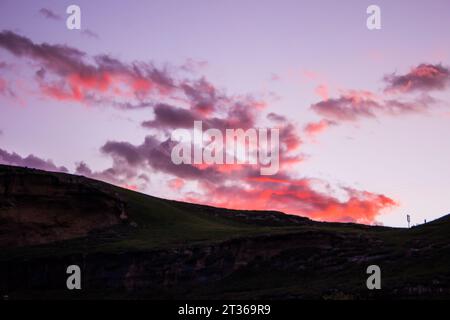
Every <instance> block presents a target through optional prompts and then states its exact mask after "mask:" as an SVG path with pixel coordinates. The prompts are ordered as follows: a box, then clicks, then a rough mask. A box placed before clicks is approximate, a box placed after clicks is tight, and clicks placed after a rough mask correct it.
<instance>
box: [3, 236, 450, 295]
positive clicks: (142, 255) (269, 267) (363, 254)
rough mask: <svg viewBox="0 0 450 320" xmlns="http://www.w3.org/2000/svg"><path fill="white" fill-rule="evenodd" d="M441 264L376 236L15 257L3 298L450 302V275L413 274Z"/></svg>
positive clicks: (7, 265) (427, 253)
mask: <svg viewBox="0 0 450 320" xmlns="http://www.w3.org/2000/svg"><path fill="white" fill-rule="evenodd" d="M441 254H448V248H447V249H445V250H443V251H441ZM424 261H428V262H425V263H424ZM430 261H434V262H430ZM436 261H439V259H438V260H436V252H435V251H433V250H432V249H430V248H413V249H412V250H409V249H406V248H405V250H401V251H396V250H392V248H389V246H387V245H386V244H385V243H384V242H383V241H382V240H380V239H378V238H376V237H375V238H374V237H369V236H365V235H361V234H349V235H337V234H335V233H333V232H302V233H296V234H289V235H270V236H269V235H267V236H259V237H251V238H242V239H235V240H229V241H225V242H222V243H218V244H214V245H203V246H195V247H185V248H173V249H164V250H151V251H146V252H123V253H116V254H103V253H95V254H73V255H69V256H65V257H48V258H41V259H33V260H27V259H25V260H21V259H15V260H14V261H9V262H2V263H0V292H3V293H8V295H10V296H11V297H12V298H15V297H17V298H20V297H21V294H24V296H25V297H29V294H31V296H33V295H32V293H33V292H34V293H35V292H39V293H40V294H42V295H43V297H46V295H48V296H49V297H53V298H54V297H55V296H58V297H59V298H64V297H66V298H70V297H78V298H80V297H81V298H108V297H111V298H145V299H162V298H176V299H180V298H181V299H182V298H201V299H217V298H232V299H239V298H241V299H264V298H266V299H286V298H305V299H328V298H329V299H342V298H344V299H366V298H373V297H383V298H420V297H426V298H429V299H431V298H443V297H449V296H450V286H449V280H450V278H449V271H448V270H447V271H445V272H443V273H442V272H435V273H434V274H432V275H431V276H430V274H429V276H428V277H425V278H424V277H422V276H420V277H411V275H410V271H411V270H412V269H415V268H416V267H417V266H419V267H420V268H428V267H430V266H432V265H434V266H435V267H436V265H435V262H436ZM441 262H443V261H441ZM71 264H76V265H79V266H80V267H81V270H82V290H81V291H80V292H78V293H73V292H69V291H68V290H66V287H65V281H66V278H67V275H66V268H67V266H69V265H71ZM371 264H377V265H380V266H381V267H382V270H383V291H382V292H371V291H369V290H367V288H366V286H365V280H366V278H367V274H366V268H367V266H368V265H371ZM77 294H78V295H77ZM105 294H108V295H110V296H105Z"/></svg>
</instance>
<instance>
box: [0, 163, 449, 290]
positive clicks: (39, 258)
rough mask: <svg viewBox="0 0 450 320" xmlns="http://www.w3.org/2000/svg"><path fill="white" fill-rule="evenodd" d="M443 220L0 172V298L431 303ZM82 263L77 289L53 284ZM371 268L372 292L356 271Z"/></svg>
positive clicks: (444, 271) (441, 269)
mask: <svg viewBox="0 0 450 320" xmlns="http://www.w3.org/2000/svg"><path fill="white" fill-rule="evenodd" d="M449 231H450V217H449V216H446V217H443V218H441V219H438V220H436V221H434V222H431V223H428V224H426V225H423V226H419V227H415V228H412V229H395V228H387V227H371V226H365V225H357V224H339V223H321V222H315V221H311V220H309V219H307V218H302V217H297V216H291V215H286V214H283V213H280V212H264V211H239V210H228V209H221V208H214V207H208V206H201V205H196V204H189V203H183V202H177V201H170V200H164V199H159V198H155V197H151V196H148V195H145V194H141V193H137V192H133V191H130V190H126V189H122V188H118V187H115V186H112V185H109V184H106V183H103V182H100V181H95V180H92V179H88V178H85V177H81V176H74V175H70V174H62V173H50V172H44V171H40V170H33V169H27V168H18V167H10V166H3V165H0V249H1V250H0V294H2V295H8V297H10V298H12V299H14V298H17V299H20V298H30V297H36V298H143V299H160V298H208V299H210V298H233V299H248V298H271V299H285V298H308V299H368V298H424V297H425V298H442V297H447V298H448V297H449V296H450V294H449V293H450V286H449V284H450V281H449V279H450V270H449V268H448V266H449V265H450V243H449V237H448V234H449ZM70 264H77V265H79V266H81V267H82V272H83V273H82V274H83V278H82V282H83V290H81V291H77V292H74V291H68V290H66V288H65V279H66V277H67V275H66V268H67V266H68V265H70ZM371 264H377V265H379V266H380V267H381V269H382V275H383V277H382V285H383V288H382V290H375V291H369V290H367V288H366V279H367V276H368V275H367V274H366V268H367V266H369V265H371Z"/></svg>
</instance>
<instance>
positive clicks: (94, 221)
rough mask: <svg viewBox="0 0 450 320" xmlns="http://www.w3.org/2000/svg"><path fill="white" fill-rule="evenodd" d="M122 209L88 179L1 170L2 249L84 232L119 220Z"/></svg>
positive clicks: (111, 196) (0, 239) (0, 233)
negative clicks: (87, 181) (88, 181)
mask: <svg viewBox="0 0 450 320" xmlns="http://www.w3.org/2000/svg"><path fill="white" fill-rule="evenodd" d="M123 210H124V203H123V202H122V201H121V200H120V199H119V198H118V197H117V196H115V195H114V194H112V193H108V192H105V191H102V190H101V189H100V188H99V187H97V186H95V185H89V184H86V179H82V178H79V177H76V176H70V175H52V174H42V173H40V172H37V171H33V170H29V171H23V170H20V169H8V170H1V168H0V248H1V247H11V246H25V245H31V244H45V243H49V242H53V241H60V240H66V239H71V238H75V237H81V236H85V235H87V234H88V233H89V232H92V231H94V230H100V229H104V228H107V227H111V226H114V225H116V224H119V223H120V222H121V219H120V216H121V214H122V218H124V216H123V212H122V211H123Z"/></svg>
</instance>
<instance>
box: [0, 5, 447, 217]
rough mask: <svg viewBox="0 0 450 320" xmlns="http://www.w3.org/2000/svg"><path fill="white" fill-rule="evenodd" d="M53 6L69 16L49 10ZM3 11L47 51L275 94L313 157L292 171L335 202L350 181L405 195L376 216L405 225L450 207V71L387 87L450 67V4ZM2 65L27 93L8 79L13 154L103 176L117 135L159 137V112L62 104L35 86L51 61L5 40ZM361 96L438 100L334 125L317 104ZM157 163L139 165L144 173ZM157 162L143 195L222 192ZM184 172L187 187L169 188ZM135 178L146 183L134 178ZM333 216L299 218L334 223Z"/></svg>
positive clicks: (232, 92) (1, 138)
mask: <svg viewBox="0 0 450 320" xmlns="http://www.w3.org/2000/svg"><path fill="white" fill-rule="evenodd" d="M70 4H77V5H79V6H80V7H81V10H82V31H83V30H84V31H86V30H90V32H92V33H93V34H95V35H96V36H93V35H92V34H91V35H89V34H87V33H86V32H84V33H82V32H80V31H76V30H68V29H67V28H66V25H65V19H66V17H67V14H66V13H65V9H66V7H67V6H68V5H70ZM370 4H376V5H379V6H380V7H381V17H382V29H381V30H376V31H370V30H368V29H367V27H366V18H367V14H366V8H367V6H368V5H370ZM43 8H45V9H48V10H49V11H51V12H53V13H55V15H56V16H60V17H61V18H60V19H58V18H57V17H54V18H49V17H44V15H43V14H42V12H40V10H41V9H43ZM0 16H1V19H0V32H1V31H2V30H10V31H12V32H13V33H14V34H16V35H19V36H21V37H26V38H27V39H29V40H31V41H32V43H34V44H35V45H40V44H41V43H43V42H47V43H49V44H51V45H56V44H59V45H67V46H69V47H73V48H77V49H79V50H81V51H83V52H86V55H87V56H89V57H93V56H96V55H100V54H108V55H110V56H112V57H114V58H116V59H118V60H120V61H122V62H123V63H132V62H134V61H143V62H153V63H154V65H155V66H156V68H159V69H164V68H165V69H166V70H168V72H169V73H170V74H171V75H173V77H174V78H177V79H182V78H183V79H184V78H188V79H198V78H200V77H201V76H204V77H205V79H207V80H208V81H209V82H210V83H211V84H213V85H214V86H215V88H217V89H218V90H220V91H221V92H223V93H224V94H226V95H227V96H232V97H237V96H247V95H251V96H253V97H256V99H258V100H264V101H265V103H266V104H267V107H266V109H265V110H264V113H270V112H276V113H277V114H279V115H283V116H285V117H286V118H287V119H288V121H289V122H291V123H292V124H293V125H295V128H296V132H297V134H298V135H299V136H300V137H301V139H302V140H303V144H302V145H301V147H300V150H299V152H300V153H301V154H303V155H305V157H306V158H305V159H304V160H303V161H302V162H299V163H296V164H295V165H294V167H292V168H290V169H289V176H290V177H294V176H295V178H296V179H303V178H307V179H320V180H321V181H326V182H327V183H329V184H330V185H331V187H330V188H332V189H333V190H334V191H335V192H336V193H335V194H334V197H335V198H333V199H337V200H339V201H342V202H345V201H347V200H346V198H345V192H343V191H342V190H345V187H350V188H352V189H357V190H361V191H362V190H364V191H367V192H370V193H373V194H382V195H384V196H386V197H389V198H390V199H393V200H394V201H395V202H397V203H398V206H394V207H391V208H386V210H380V211H379V212H377V214H376V215H375V221H378V222H381V223H383V224H385V225H391V226H405V215H406V214H407V213H409V214H411V215H412V219H413V223H421V222H423V220H424V219H427V220H432V219H434V218H437V217H440V216H442V215H444V214H446V213H448V212H450V168H449V165H448V164H449V163H450V140H449V139H448V137H450V126H449V123H450V109H449V106H448V103H449V98H450V96H449V83H448V82H447V80H448V79H447V78H445V79H443V80H442V79H440V80H442V82H443V83H445V86H443V87H439V88H435V87H431V86H430V87H426V86H425V88H422V87H421V88H419V89H418V90H417V91H414V92H411V93H405V94H403V93H400V94H397V95H395V94H394V96H392V95H390V94H389V93H387V92H385V91H384V89H385V88H386V87H387V83H386V81H383V77H384V76H386V75H389V74H392V73H394V72H395V73H396V75H408V74H410V73H411V70H414V68H417V67H418V66H419V65H420V64H427V65H429V66H434V67H437V66H439V65H441V66H442V67H443V69H445V70H446V71H448V66H449V64H450V63H449V54H450V42H449V41H448V34H449V31H450V2H449V1H444V0H442V1H438V0H431V1H361V0H355V1H331V0H330V1H299V0H293V1H286V0H282V1H275V0H273V1H269V0H254V1H253V0H252V1H250V0H244V1H237V0H227V1H225V0H219V1H207V0H187V1H181V0H177V1H174V0H171V1H167V0H164V1H154V0H149V1H142V0H141V1H111V0H109V1H99V0H97V1H17V0H14V1H12V0H11V1H9V0H0ZM0 42H1V41H0ZM187 61H195V62H196V66H195V68H194V71H192V72H187V71H185V70H183V68H180V66H182V65H184V64H186V62H187ZM2 62H3V63H4V64H5V65H6V67H0V80H1V79H3V82H4V83H5V82H8V83H9V85H10V86H11V88H12V90H13V91H14V92H15V93H16V95H15V96H11V95H10V94H8V93H7V92H6V89H3V92H2V90H1V88H2V87H1V86H0V130H1V132H2V133H1V134H0V149H2V150H4V151H6V152H8V153H13V152H15V153H17V154H18V155H20V156H21V157H23V158H25V157H26V156H28V155H29V154H33V155H35V156H37V157H40V158H43V159H51V160H52V161H53V163H55V164H56V165H57V166H65V167H66V168H68V169H69V171H70V172H75V170H76V164H75V163H76V162H80V161H83V162H85V163H87V164H88V165H89V167H90V168H91V170H92V171H95V172H100V171H102V170H105V169H107V168H109V167H111V166H112V165H113V164H112V158H111V156H110V155H109V154H107V153H106V154H105V152H101V151H100V148H101V147H102V146H104V145H105V143H106V142H108V141H121V142H127V143H130V144H131V145H133V146H139V145H141V144H142V143H143V141H144V139H145V137H146V136H147V135H149V131H148V130H147V129H146V128H143V127H142V126H141V122H142V121H146V120H149V119H151V118H152V117H153V110H152V108H143V109H140V110H121V109H118V108H114V107H111V106H110V105H104V104H103V105H93V104H86V103H81V102H79V101H59V100H57V99H51V98H49V97H48V96H45V95H43V94H42V92H40V90H39V88H38V85H37V84H36V83H35V81H36V80H35V78H36V75H35V72H36V71H37V70H39V68H40V67H41V66H40V64H41V63H42V60H39V59H37V60H36V59H34V58H32V57H23V56H22V57H19V56H17V55H14V54H13V53H12V52H11V51H10V50H8V49H5V48H2V47H1V46H0V66H1V63H2ZM444 74H445V72H444ZM446 75H447V77H448V74H446ZM444 76H445V75H444ZM416 80H417V79H416ZM417 81H420V79H419V80H417ZM1 83H2V82H0V84H1ZM319 86H322V88H323V89H324V90H322V91H320V90H318V87H319ZM4 88H5V86H4ZM325 89H326V90H325ZM349 90H363V91H368V92H371V93H373V94H374V95H376V98H375V99H376V100H377V101H379V100H383V101H387V100H391V99H394V98H393V97H395V99H398V100H401V101H403V102H405V101H413V100H414V101H415V100H416V99H425V97H426V98H429V97H430V96H431V97H433V98H434V99H435V101H434V102H433V103H430V105H432V106H428V105H427V107H426V108H425V109H424V110H421V111H418V112H410V113H408V114H407V113H405V114H404V113H401V114H397V115H392V114H391V113H392V112H391V113H390V112H384V111H381V112H379V113H378V111H377V112H376V117H361V118H358V119H354V121H346V120H343V119H335V118H333V119H331V118H330V117H329V114H328V118H327V116H325V115H324V114H323V113H320V112H319V113H318V112H315V111H314V110H315V109H313V108H311V106H312V105H314V104H317V103H319V102H320V101H322V100H324V101H327V97H323V94H322V96H321V95H320V94H319V92H322V93H325V92H326V93H327V95H328V99H329V100H328V101H330V100H333V99H338V98H339V97H340V96H341V95H343V94H344V95H345V94H348V92H349ZM378 99H379V100H378ZM419 109H420V108H419ZM325 118H326V119H327V120H330V121H333V123H335V122H337V123H336V124H334V125H331V126H329V127H328V128H327V129H326V130H325V131H323V132H321V133H320V134H318V135H316V136H314V137H310V136H307V135H306V133H305V131H304V126H305V125H307V124H308V123H311V122H319V121H321V120H323V119H325ZM261 121H262V120H261ZM259 123H266V122H264V121H262V122H259ZM3 162H6V161H3ZM10 162H11V161H10ZM131 165H132V164H131ZM146 170H147V169H145V168H144V167H142V168H140V172H141V173H142V172H146ZM148 170H149V171H148V172H149V176H150V181H147V182H146V184H145V186H143V187H142V191H145V192H147V193H149V194H152V195H155V196H160V197H164V198H176V199H185V200H186V199H187V200H188V199H205V197H212V196H213V195H212V194H208V193H207V192H206V194H203V195H202V196H199V195H194V196H193V194H194V193H195V191H196V190H198V189H199V187H198V183H199V181H197V180H196V179H193V178H186V176H183V177H179V176H177V174H174V173H170V174H169V173H168V172H167V171H164V170H159V169H158V168H157V167H155V166H153V167H152V168H151V169H148ZM177 177H178V178H181V180H183V186H182V187H180V188H178V187H174V185H173V184H172V185H170V184H167V181H169V180H174V181H175V179H176V178H177ZM106 180H107V179H106ZM130 180H133V181H134V182H133V183H135V182H136V177H131V178H130ZM109 181H110V180H109ZM131 183H132V182H130V184H131ZM174 183H175V182H174ZM208 183H211V181H208ZM212 183H213V182H212ZM234 183H240V182H239V181H234ZM226 185H227V184H226V183H225V182H224V183H223V184H222V185H221V186H226ZM210 186H211V185H210ZM204 187H205V186H204V185H203V188H204ZM214 187H217V185H215V186H214ZM250 187H252V186H250ZM322 187H323V186H322ZM341 187H344V189H340V188H341ZM266 188H270V186H266ZM277 188H278V187H277ZM257 190H261V189H257ZM330 192H332V191H330V190H327V191H324V193H326V194H329V193H330ZM218 193H219V191H217V190H216V191H215V192H214V196H216V195H217V194H218ZM347 196H348V195H347ZM222 197H225V198H226V196H225V194H222V193H221V194H220V197H219V196H217V198H215V197H212V198H211V199H213V200H211V201H200V200H199V202H205V203H212V204H217V205H221V204H223V203H227V201H230V202H232V201H233V200H227V201H225V200H224V198H222ZM233 199H234V198H233ZM234 200H235V201H236V203H239V205H238V204H236V205H232V206H235V207H242V205H240V202H239V201H240V200H236V199H234ZM296 201H298V200H296ZM305 201H306V200H305ZM276 203H277V202H276V200H275V199H272V200H271V201H269V202H267V203H266V207H267V209H272V205H271V204H274V205H273V209H280V206H279V205H276ZM295 203H296V202H293V203H292V205H295ZM300 207H302V206H300ZM258 208H260V207H258ZM346 208H351V206H349V207H346ZM291 211H295V208H294V207H292V208H291ZM330 211H332V209H330ZM326 212H328V211H327V210H324V211H323V212H321V213H320V214H319V213H317V212H316V209H314V210H311V211H308V210H307V211H306V213H305V212H304V211H303V210H301V209H299V210H297V211H296V212H294V213H298V214H306V215H309V216H311V217H313V218H320V219H325V220H326V219H327V216H326ZM309 213H310V214H309ZM350 216H351V215H350ZM355 217H358V214H357V213H355V214H354V217H353V218H355ZM329 219H330V220H339V221H340V220H342V221H343V220H345V219H341V218H339V219H336V217H333V216H330V218H329ZM360 222H367V221H360ZM372 222H373V221H372Z"/></svg>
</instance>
